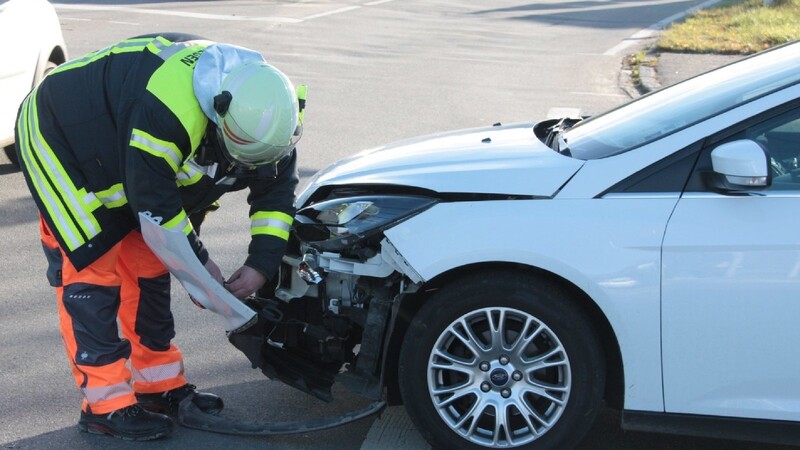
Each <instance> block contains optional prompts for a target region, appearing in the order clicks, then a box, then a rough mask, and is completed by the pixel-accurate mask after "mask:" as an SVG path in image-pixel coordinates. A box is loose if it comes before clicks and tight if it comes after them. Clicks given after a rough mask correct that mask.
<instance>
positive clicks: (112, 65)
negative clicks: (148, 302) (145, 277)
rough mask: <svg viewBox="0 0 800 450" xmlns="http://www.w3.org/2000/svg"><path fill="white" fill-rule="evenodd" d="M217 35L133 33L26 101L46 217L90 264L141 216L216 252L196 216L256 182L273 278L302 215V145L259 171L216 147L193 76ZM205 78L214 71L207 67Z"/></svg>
mask: <svg viewBox="0 0 800 450" xmlns="http://www.w3.org/2000/svg"><path fill="white" fill-rule="evenodd" d="M209 45H215V44H213V43H212V42H209V41H203V40H195V39H192V38H191V37H184V36H182V35H177V34H172V35H170V34H165V35H160V36H149V37H140V38H132V39H128V40H125V41H122V42H119V43H116V44H113V45H111V46H109V47H106V48H104V49H101V50H98V51H96V52H93V53H90V54H88V55H86V56H84V57H82V58H79V59H75V60H72V61H69V62H67V63H65V64H63V65H61V66H59V67H58V68H56V69H55V70H53V71H52V72H51V73H50V74H49V75H48V76H47V77H46V78H45V79H44V80H43V82H42V83H41V84H40V85H39V87H38V88H37V89H35V90H34V91H33V92H32V93H31V94H30V95H29V96H28V98H27V99H26V100H25V102H23V104H22V106H21V107H20V113H19V118H18V123H17V147H18V152H19V157H20V164H21V165H22V167H23V171H24V172H25V175H26V180H27V182H28V186H29V188H30V190H31V193H32V194H33V197H34V199H35V200H36V203H37V205H38V207H39V210H40V211H41V213H42V215H43V217H44V219H45V221H46V222H47V224H48V226H49V227H50V229H51V230H52V231H53V233H54V235H55V236H56V238H57V239H58V241H59V243H60V244H61V246H62V248H63V249H64V250H65V251H66V252H67V255H68V257H69V258H70V261H71V262H72V264H73V265H74V266H75V267H76V268H77V269H78V270H81V269H82V268H84V267H86V266H87V265H89V264H90V263H91V262H93V261H94V260H96V259H97V258H98V257H100V256H101V255H103V254H104V253H105V252H106V251H108V249H110V248H111V247H112V246H113V245H114V244H116V243H118V242H119V241H120V240H121V239H122V238H124V237H125V236H126V235H127V234H128V233H129V232H130V231H132V230H134V229H137V228H138V227H139V219H138V217H139V215H138V214H139V213H140V212H146V213H149V214H150V215H151V216H152V217H156V218H161V225H162V226H163V227H165V228H168V229H173V230H180V231H181V232H182V233H184V234H185V235H186V237H187V239H188V240H189V243H190V245H191V246H192V248H193V249H194V251H195V253H196V254H197V256H198V257H199V258H200V261H201V262H203V263H205V262H206V261H207V260H208V252H207V251H206V250H205V249H204V247H203V245H202V243H201V241H200V240H199V238H198V237H197V234H196V233H195V231H194V229H193V227H192V224H191V222H190V221H189V215H190V214H192V213H194V212H197V211H202V210H204V209H206V208H208V207H209V205H211V204H212V203H214V202H215V201H216V200H217V199H218V198H219V197H220V196H221V195H222V194H223V193H225V192H228V191H231V190H237V189H243V188H245V187H249V189H250V193H249V196H248V203H249V204H250V220H251V235H252V236H251V242H250V246H249V256H248V258H247V260H246V262H245V264H246V265H248V266H250V267H252V268H254V269H256V270H258V271H260V272H261V273H262V274H264V275H266V276H268V277H269V276H271V275H272V274H273V273H274V272H275V270H276V269H277V266H278V264H279V263H280V258H281V256H282V254H283V252H284V251H285V247H286V242H287V239H288V236H289V229H290V226H291V223H292V218H293V215H294V209H293V205H292V203H293V199H294V189H295V187H296V185H297V174H296V156H295V154H294V152H292V154H291V155H290V156H288V157H287V158H285V159H284V160H281V161H280V162H278V163H276V164H273V165H270V166H266V167H261V168H258V169H256V170H244V169H241V168H239V167H238V166H232V165H231V164H230V163H228V162H227V160H226V159H225V158H224V156H222V152H220V151H218V149H217V150H216V151H215V149H214V143H215V142H216V139H204V137H205V136H207V130H211V131H212V132H211V133H209V134H208V135H209V136H211V135H213V134H214V133H213V127H214V126H215V125H214V124H213V122H209V119H208V117H206V115H205V114H204V113H203V110H202V109H201V107H200V105H199V103H198V100H197V99H196V98H195V94H194V91H193V85H192V77H193V72H194V69H195V65H196V62H197V59H198V58H199V56H200V55H201V54H202V52H203V51H204V49H205V48H206V47H207V46H209ZM199 75H202V74H199Z"/></svg>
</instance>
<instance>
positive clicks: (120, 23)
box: [108, 20, 140, 26]
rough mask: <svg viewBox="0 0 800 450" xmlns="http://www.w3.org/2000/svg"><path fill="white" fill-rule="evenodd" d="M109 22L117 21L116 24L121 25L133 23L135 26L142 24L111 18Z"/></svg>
mask: <svg viewBox="0 0 800 450" xmlns="http://www.w3.org/2000/svg"><path fill="white" fill-rule="evenodd" d="M108 23H116V24H119V25H133V26H139V25H140V24H138V23H136V22H120V21H118V20H109V21H108Z"/></svg>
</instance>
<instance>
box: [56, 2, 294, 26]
mask: <svg viewBox="0 0 800 450" xmlns="http://www.w3.org/2000/svg"><path fill="white" fill-rule="evenodd" d="M53 6H54V7H55V8H56V9H60V10H74V11H121V12H128V13H140V14H155V15H159V16H176V17H189V18H192V19H205V20H230V21H253V22H270V23H299V22H302V19H292V18H290V17H255V16H232V15H223V14H205V13H194V12H184V11H169V10H163V9H147V8H129V7H126V6H97V5H84V4H75V5H67V4H63V3H54V4H53Z"/></svg>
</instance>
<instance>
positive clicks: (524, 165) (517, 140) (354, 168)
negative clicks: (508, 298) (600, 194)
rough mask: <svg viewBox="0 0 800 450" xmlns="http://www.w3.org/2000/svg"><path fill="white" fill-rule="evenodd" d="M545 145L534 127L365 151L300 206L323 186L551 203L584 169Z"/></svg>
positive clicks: (325, 178) (325, 174)
mask: <svg viewBox="0 0 800 450" xmlns="http://www.w3.org/2000/svg"><path fill="white" fill-rule="evenodd" d="M583 163H584V162H583V161H581V160H577V159H573V158H569V157H567V156H564V155H561V154H559V153H557V152H555V151H553V150H552V149H550V148H549V147H547V146H546V145H544V144H542V142H540V141H539V140H538V139H537V138H536V136H535V135H534V133H533V123H521V124H514V125H505V126H493V127H485V128H474V129H468V130H459V131H452V132H449V133H441V134H435V135H430V136H424V137H419V138H414V139H408V140H404V141H400V142H396V143H393V144H389V145H385V146H382V147H377V148H374V149H370V150H366V151H363V152H361V153H358V154H356V155H353V156H350V157H348V158H345V159H342V160H340V161H338V162H336V163H334V164H332V165H330V166H328V167H327V168H325V169H323V170H321V171H320V172H318V173H317V174H316V175H314V176H313V177H312V178H311V181H310V182H309V184H308V187H306V189H305V190H304V191H303V192H302V193H301V194H300V195H299V196H298V199H297V205H298V206H302V205H304V204H305V203H306V201H307V200H308V198H309V197H310V196H311V195H312V194H313V193H314V192H315V191H316V190H317V189H319V188H320V187H322V186H330V185H335V186H342V185H395V186H413V187H417V188H422V189H428V190H431V191H435V192H440V193H476V194H506V195H525V196H536V197H551V196H553V195H554V194H555V193H556V192H558V190H559V189H560V188H561V187H562V186H563V185H564V183H566V182H567V181H568V180H569V179H570V177H572V175H573V174H575V172H577V171H578V169H580V167H581V166H582V165H583Z"/></svg>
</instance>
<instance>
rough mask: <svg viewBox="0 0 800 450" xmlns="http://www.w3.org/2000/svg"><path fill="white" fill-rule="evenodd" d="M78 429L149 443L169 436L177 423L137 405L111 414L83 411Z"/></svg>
mask: <svg viewBox="0 0 800 450" xmlns="http://www.w3.org/2000/svg"><path fill="white" fill-rule="evenodd" d="M78 428H80V430H81V431H85V432H88V433H92V434H110V435H111V436H114V437H117V438H120V439H125V440H126V441H148V440H150V439H158V438H160V437H164V436H169V434H170V433H172V431H173V430H174V429H175V422H173V421H172V419H171V418H169V416H165V415H164V414H156V413H152V412H150V411H146V410H145V409H144V408H142V407H141V406H139V405H138V404H137V405H131V406H126V407H125V408H120V409H118V410H116V411H113V412H111V413H109V414H90V413H87V412H85V411H81V418H80V420H78Z"/></svg>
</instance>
